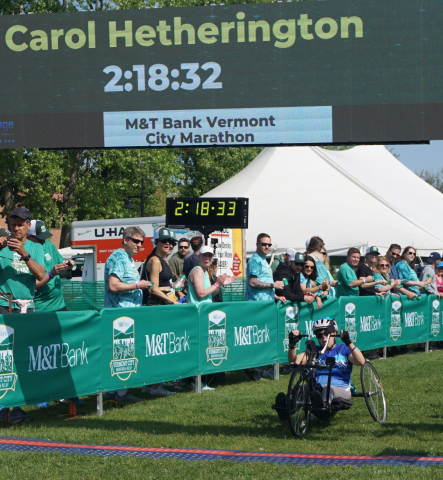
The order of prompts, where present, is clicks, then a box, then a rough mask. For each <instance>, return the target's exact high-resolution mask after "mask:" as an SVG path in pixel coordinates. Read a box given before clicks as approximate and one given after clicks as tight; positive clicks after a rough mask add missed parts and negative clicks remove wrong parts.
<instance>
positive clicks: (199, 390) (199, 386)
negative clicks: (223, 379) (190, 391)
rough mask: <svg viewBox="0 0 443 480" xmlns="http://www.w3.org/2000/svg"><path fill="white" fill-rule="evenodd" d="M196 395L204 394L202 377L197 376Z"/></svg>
mask: <svg viewBox="0 0 443 480" xmlns="http://www.w3.org/2000/svg"><path fill="white" fill-rule="evenodd" d="M195 393H202V376H201V375H197V377H196V379H195Z"/></svg>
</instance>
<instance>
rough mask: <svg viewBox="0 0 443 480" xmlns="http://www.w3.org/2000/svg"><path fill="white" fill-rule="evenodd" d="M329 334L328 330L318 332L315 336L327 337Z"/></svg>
mask: <svg viewBox="0 0 443 480" xmlns="http://www.w3.org/2000/svg"><path fill="white" fill-rule="evenodd" d="M328 335H329V333H328V332H316V334H315V336H316V337H317V338H322V337H327V336H328Z"/></svg>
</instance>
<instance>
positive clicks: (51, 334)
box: [0, 311, 102, 407]
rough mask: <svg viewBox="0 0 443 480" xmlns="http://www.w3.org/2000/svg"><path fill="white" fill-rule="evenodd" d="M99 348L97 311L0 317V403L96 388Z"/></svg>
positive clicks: (30, 401) (16, 403) (41, 399)
mask: <svg viewBox="0 0 443 480" xmlns="http://www.w3.org/2000/svg"><path fill="white" fill-rule="evenodd" d="M100 352H101V329H100V315H99V314H98V312H94V311H86V312H59V313H32V314H28V315H3V316H0V405H2V406H5V407H12V406H19V405H25V404H33V403H40V402H44V401H53V400H59V399H61V398H70V397H75V396H81V395H89V394H93V393H98V392H100V391H101V389H102V384H101V364H100V358H101V353H100Z"/></svg>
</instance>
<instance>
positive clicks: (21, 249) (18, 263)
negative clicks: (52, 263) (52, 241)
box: [0, 208, 45, 313]
mask: <svg viewBox="0 0 443 480" xmlns="http://www.w3.org/2000/svg"><path fill="white" fill-rule="evenodd" d="M31 218H32V217H31V212H30V211H29V210H28V209H27V208H15V209H14V210H13V211H12V213H11V218H10V229H11V233H12V235H11V236H9V237H0V251H1V252H0V291H2V292H11V293H12V313H31V312H33V311H34V295H35V286H36V281H39V280H42V279H43V277H44V275H45V267H44V266H43V265H44V253H43V248H42V247H41V245H37V244H36V243H33V242H28V238H27V233H28V230H29V227H30V225H31ZM8 311H9V301H8V297H7V296H0V313H8Z"/></svg>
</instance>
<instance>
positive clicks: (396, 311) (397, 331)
mask: <svg viewBox="0 0 443 480" xmlns="http://www.w3.org/2000/svg"><path fill="white" fill-rule="evenodd" d="M401 307H402V303H401V302H400V301H399V300H396V301H395V302H392V306H391V328H390V329H389V334H390V337H391V338H392V339H393V340H395V341H397V340H398V339H399V338H400V337H401Z"/></svg>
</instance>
